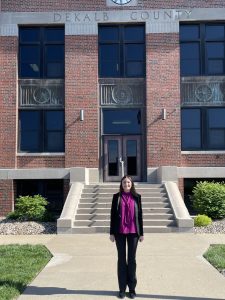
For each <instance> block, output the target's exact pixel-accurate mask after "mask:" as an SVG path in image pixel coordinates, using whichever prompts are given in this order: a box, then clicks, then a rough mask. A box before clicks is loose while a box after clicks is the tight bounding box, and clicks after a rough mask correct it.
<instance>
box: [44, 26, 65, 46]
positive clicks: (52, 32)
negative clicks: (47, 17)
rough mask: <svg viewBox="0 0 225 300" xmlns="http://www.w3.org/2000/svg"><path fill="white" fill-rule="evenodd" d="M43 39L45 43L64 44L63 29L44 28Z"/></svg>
mask: <svg viewBox="0 0 225 300" xmlns="http://www.w3.org/2000/svg"><path fill="white" fill-rule="evenodd" d="M44 39H45V41H47V42H62V43H64V28H45V30H44Z"/></svg>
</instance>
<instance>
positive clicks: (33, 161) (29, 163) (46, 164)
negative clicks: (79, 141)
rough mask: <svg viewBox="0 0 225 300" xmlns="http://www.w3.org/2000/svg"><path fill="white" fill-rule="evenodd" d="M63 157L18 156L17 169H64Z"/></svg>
mask: <svg viewBox="0 0 225 300" xmlns="http://www.w3.org/2000/svg"><path fill="white" fill-rule="evenodd" d="M64 167H65V157H64V156H52V157H51V156H18V157H17V168H21V169H23V168H64Z"/></svg>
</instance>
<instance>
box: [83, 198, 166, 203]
mask: <svg viewBox="0 0 225 300" xmlns="http://www.w3.org/2000/svg"><path fill="white" fill-rule="evenodd" d="M152 202H163V203H165V202H167V203H168V198H166V197H151V198H150V197H148V198H143V199H142V204H143V203H152ZM80 203H90V204H93V203H110V205H111V203H112V199H111V198H81V199H80Z"/></svg>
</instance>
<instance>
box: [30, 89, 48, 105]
mask: <svg viewBox="0 0 225 300" xmlns="http://www.w3.org/2000/svg"><path fill="white" fill-rule="evenodd" d="M33 98H34V100H35V101H36V102H37V103H39V104H44V103H47V102H50V98H51V91H50V90H49V89H47V88H44V87H38V88H36V89H35V90H34V93H33Z"/></svg>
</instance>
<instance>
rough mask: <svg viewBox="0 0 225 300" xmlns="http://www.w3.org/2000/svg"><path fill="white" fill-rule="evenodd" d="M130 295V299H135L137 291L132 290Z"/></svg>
mask: <svg viewBox="0 0 225 300" xmlns="http://www.w3.org/2000/svg"><path fill="white" fill-rule="evenodd" d="M129 296H130V299H135V297H136V293H135V291H130V292H129Z"/></svg>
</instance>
